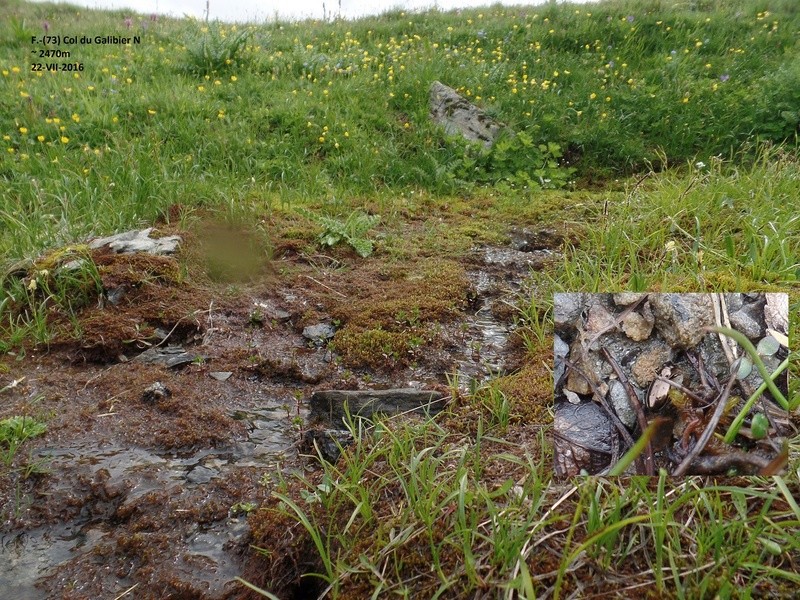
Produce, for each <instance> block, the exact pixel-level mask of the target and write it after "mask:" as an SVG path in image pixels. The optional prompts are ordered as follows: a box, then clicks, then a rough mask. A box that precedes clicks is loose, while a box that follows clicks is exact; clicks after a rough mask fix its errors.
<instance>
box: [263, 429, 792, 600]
mask: <svg viewBox="0 0 800 600" xmlns="http://www.w3.org/2000/svg"><path fill="white" fill-rule="evenodd" d="M501 432H502V433H505V431H504V427H503V424H502V422H500V423H497V424H495V425H494V426H492V425H489V424H488V422H487V423H484V421H483V420H480V421H479V422H478V425H477V433H476V435H475V436H472V437H469V438H464V437H463V436H462V435H459V434H456V433H454V432H452V431H448V430H447V429H445V428H442V427H441V426H439V425H437V424H435V423H432V422H427V423H413V422H411V423H409V422H388V423H387V422H384V423H379V424H378V425H377V426H376V428H375V429H374V430H373V431H372V432H369V431H368V430H365V429H363V428H359V427H354V428H353V433H354V435H355V439H356V442H355V444H354V445H353V446H351V447H350V448H349V449H348V451H347V452H346V453H345V454H344V458H343V459H342V460H341V461H340V462H339V463H338V464H337V465H335V466H333V465H329V464H327V463H326V464H325V466H324V471H323V472H322V473H321V474H318V475H317V476H315V477H312V478H311V479H305V478H300V479H298V480H295V481H294V483H293V484H288V489H294V490H295V491H294V493H293V494H287V493H281V494H278V495H277V496H276V499H277V502H276V503H274V504H273V505H272V506H271V507H270V508H265V509H262V511H261V513H258V514H256V515H255V517H254V519H253V520H251V523H254V524H255V528H256V531H257V532H258V531H259V527H261V526H263V524H264V523H267V522H270V521H272V522H275V521H274V520H275V519H277V522H278V523H281V522H282V521H281V519H282V518H286V519H287V520H288V521H289V522H291V521H293V520H295V519H299V521H300V523H302V526H303V527H304V528H305V530H306V531H307V532H308V534H309V535H310V536H311V538H312V539H313V540H314V545H315V547H316V549H317V551H318V553H319V555H320V562H319V564H320V566H323V565H324V569H323V570H321V571H319V572H318V573H317V575H316V576H317V577H319V578H320V579H321V580H322V583H321V584H320V587H319V588H318V590H319V591H321V590H323V589H324V590H327V591H328V592H329V593H330V594H331V597H334V598H335V597H340V596H341V597H352V596H355V597H366V596H368V595H369V594H370V593H375V594H393V595H399V596H401V597H420V596H424V597H440V596H441V597H471V596H472V595H474V594H475V593H478V591H479V590H488V589H492V590H495V591H496V592H497V593H498V594H499V596H498V597H504V598H514V597H518V596H517V595H519V597H527V598H532V597H538V596H539V595H543V594H548V593H549V592H552V594H553V597H554V598H562V597H568V596H569V595H570V594H571V593H573V592H574V591H575V590H576V589H579V586H585V585H589V586H590V587H589V588H588V589H587V588H584V593H588V592H589V591H591V592H594V593H601V592H608V591H610V590H616V591H617V593H619V592H620V590H622V591H623V592H622V593H626V594H632V595H633V596H636V595H638V593H639V591H642V592H644V591H647V593H649V594H657V595H662V596H668V597H678V598H700V597H709V596H714V595H716V594H719V595H720V597H749V596H751V595H763V594H767V595H770V594H774V595H776V596H777V597H789V596H790V595H791V593H793V592H792V590H794V589H795V586H796V584H797V582H798V576H797V574H796V572H795V570H794V569H792V568H791V567H789V566H788V565H790V564H791V563H792V561H795V560H797V557H798V555H800V554H799V553H800V542H799V541H798V537H797V535H796V534H797V530H798V527H800V512H798V508H797V504H796V500H795V499H794V497H793V494H794V496H796V495H797V491H798V490H797V483H796V479H795V475H796V474H792V475H790V476H789V478H788V479H782V478H779V477H775V478H772V479H767V478H762V479H755V478H754V479H752V480H750V481H749V484H748V485H747V486H746V487H739V486H736V485H714V483H713V482H704V480H702V479H698V478H694V479H688V480H685V481H682V482H676V481H671V480H669V479H668V477H667V474H666V472H663V471H662V472H661V474H660V475H659V476H658V477H657V478H653V479H650V478H646V477H634V478H626V479H607V478H585V479H583V480H581V482H580V483H579V484H578V485H576V486H575V487H572V486H571V485H568V484H566V485H565V484H557V483H555V482H554V481H552V480H551V478H550V476H549V475H546V474H545V473H546V472H547V471H548V466H547V462H548V460H549V457H548V454H547V452H546V451H545V450H542V446H543V444H542V442H543V441H544V439H543V437H542V436H541V433H540V435H539V436H538V441H536V439H535V438H534V440H532V443H531V444H530V445H528V446H524V447H520V446H519V445H517V444H515V443H514V442H511V441H507V440H506V439H504V437H503V436H500V437H498V436H497V435H495V434H499V433H501ZM516 433H517V434H519V433H520V430H519V429H517V430H516ZM320 481H322V482H323V483H319V482H320ZM790 481H791V482H792V483H789V482H790ZM293 485H294V486H295V487H294V488H292V486H293ZM298 489H299V492H298ZM290 495H291V497H293V498H302V499H303V500H290ZM387 498H390V499H391V502H387V501H386V500H387ZM279 527H280V525H279ZM257 535H258V534H257ZM294 549H296V547H295V548H294ZM292 550H293V548H292V547H291V546H290V547H289V549H288V551H289V552H291V551H292ZM281 551H282V552H284V551H287V548H286V547H282V549H281ZM282 558H285V557H282ZM268 564H269V560H268ZM598 572H599V573H603V576H602V577H601V578H597V573H598ZM592 573H594V579H593V578H592ZM309 576H312V577H313V576H314V575H311V572H309ZM734 582H735V583H734ZM266 584H267V585H268V584H269V581H267V582H266Z"/></svg>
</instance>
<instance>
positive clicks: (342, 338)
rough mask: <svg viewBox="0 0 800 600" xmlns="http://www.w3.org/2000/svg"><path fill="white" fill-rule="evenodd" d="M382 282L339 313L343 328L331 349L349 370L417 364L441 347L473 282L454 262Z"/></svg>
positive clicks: (426, 264)
mask: <svg viewBox="0 0 800 600" xmlns="http://www.w3.org/2000/svg"><path fill="white" fill-rule="evenodd" d="M383 279H384V281H377V282H372V283H371V285H369V286H365V287H364V289H363V291H362V293H361V294H360V297H357V298H353V299H350V301H349V302H348V303H346V304H343V305H341V306H339V307H338V308H337V309H336V310H335V311H334V316H335V317H336V318H337V319H338V320H339V321H340V322H341V323H342V327H341V329H339V330H338V331H337V332H336V335H335V336H334V338H333V340H332V341H331V348H332V349H333V350H334V351H335V352H337V353H339V354H341V356H342V358H343V359H344V362H345V364H347V365H348V366H351V367H363V366H369V367H373V368H382V367H395V366H405V365H409V364H411V363H413V362H414V361H415V359H416V358H417V357H418V353H420V352H425V351H427V350H430V349H432V348H434V347H435V346H436V344H437V341H438V336H437V330H438V328H439V327H441V323H443V322H446V321H449V320H452V319H453V318H454V317H455V316H456V315H457V314H458V313H459V311H460V309H462V308H463V306H464V305H465V303H466V300H467V291H468V289H469V281H468V280H467V278H466V274H465V273H464V269H463V267H461V266H460V265H459V264H457V263H455V262H453V261H449V260H428V261H420V263H418V264H417V265H416V267H415V269H414V270H408V269H407V268H404V267H395V269H394V271H393V272H390V273H387V274H385V275H384V277H383Z"/></svg>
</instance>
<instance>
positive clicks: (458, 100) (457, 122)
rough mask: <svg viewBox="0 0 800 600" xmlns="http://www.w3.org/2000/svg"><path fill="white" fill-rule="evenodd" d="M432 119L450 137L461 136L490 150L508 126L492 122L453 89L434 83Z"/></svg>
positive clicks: (432, 90)
mask: <svg viewBox="0 0 800 600" xmlns="http://www.w3.org/2000/svg"><path fill="white" fill-rule="evenodd" d="M429 109H430V117H431V119H432V120H433V122H434V123H436V124H437V125H441V126H442V127H444V130H445V133H447V134H448V135H461V136H462V137H464V138H465V139H467V140H470V141H472V142H481V143H482V144H483V145H484V146H486V147H487V148H489V147H491V145H492V144H493V143H494V141H495V140H496V139H497V137H498V136H499V135H500V132H502V131H503V130H507V127H506V126H505V125H503V124H502V123H499V122H498V121H495V120H494V119H492V118H491V117H490V116H489V115H487V114H486V113H485V112H484V111H483V110H481V109H480V108H478V107H477V106H475V105H474V104H472V103H471V102H469V101H468V100H467V99H466V98H464V97H463V96H461V95H460V94H459V93H458V92H456V91H455V90H454V89H453V88H451V87H448V86H446V85H444V84H443V83H441V82H439V81H434V82H433V83H432V84H431V88H430V101H429Z"/></svg>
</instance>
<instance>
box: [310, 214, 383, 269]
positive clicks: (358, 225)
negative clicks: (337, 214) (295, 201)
mask: <svg viewBox="0 0 800 600" xmlns="http://www.w3.org/2000/svg"><path fill="white" fill-rule="evenodd" d="M296 210H297V212H298V213H300V214H301V215H303V216H304V217H305V218H307V219H309V220H310V221H313V222H314V223H317V224H318V225H321V226H322V227H323V228H324V229H323V231H322V233H320V234H319V238H318V239H319V243H320V244H321V245H323V246H326V247H332V246H336V245H337V244H339V243H340V242H347V244H348V245H349V246H350V247H351V248H352V249H353V250H355V251H356V253H357V254H358V255H359V256H360V257H361V258H366V257H368V256H369V255H370V254H372V250H373V243H372V240H371V239H369V238H368V237H366V236H367V233H368V232H369V231H370V229H372V228H373V227H375V225H377V224H378V222H379V221H380V220H381V217H380V215H368V214H366V213H364V212H362V211H360V210H354V211H353V212H351V213H350V214H349V215H348V216H347V219H345V220H344V221H341V220H339V219H335V218H333V217H326V216H325V215H320V214H317V213H314V212H311V211H310V210H306V209H304V208H302V207H298V208H297V209H296Z"/></svg>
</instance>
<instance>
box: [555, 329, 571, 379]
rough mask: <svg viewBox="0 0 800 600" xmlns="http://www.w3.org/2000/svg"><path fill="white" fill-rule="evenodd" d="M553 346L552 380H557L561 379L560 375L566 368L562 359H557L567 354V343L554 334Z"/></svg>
mask: <svg viewBox="0 0 800 600" xmlns="http://www.w3.org/2000/svg"><path fill="white" fill-rule="evenodd" d="M553 346H554V347H553V355H554V356H555V369H554V371H553V381H554V382H558V381H560V380H561V376H562V375H564V370H565V369H566V368H567V366H566V365H565V364H564V361H562V360H559V359H562V358H565V357H566V356H567V355H568V354H569V344H567V343H566V342H565V341H564V340H562V339H561V338H560V337H558V336H557V335H555V336H553Z"/></svg>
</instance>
